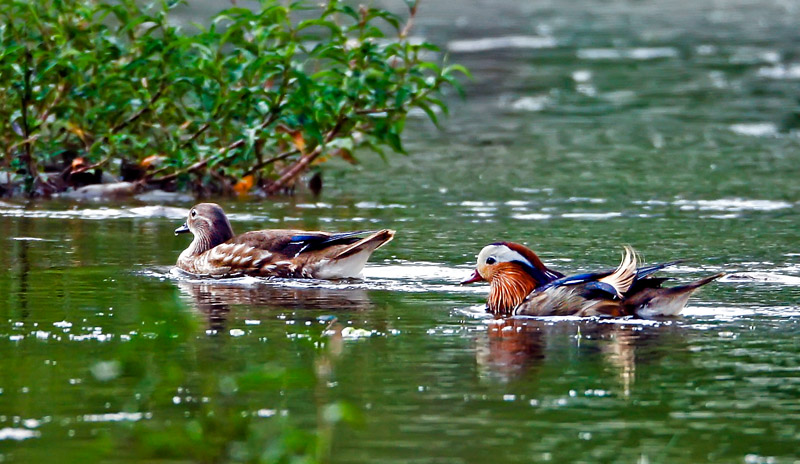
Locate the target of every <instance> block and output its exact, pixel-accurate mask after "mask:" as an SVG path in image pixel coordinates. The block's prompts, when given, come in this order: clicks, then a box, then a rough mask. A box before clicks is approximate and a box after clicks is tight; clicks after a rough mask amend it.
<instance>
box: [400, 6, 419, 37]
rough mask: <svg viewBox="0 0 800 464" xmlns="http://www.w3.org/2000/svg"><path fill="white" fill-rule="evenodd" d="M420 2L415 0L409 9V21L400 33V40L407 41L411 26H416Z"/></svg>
mask: <svg viewBox="0 0 800 464" xmlns="http://www.w3.org/2000/svg"><path fill="white" fill-rule="evenodd" d="M419 2H420V0H414V4H413V5H411V6H409V7H408V21H406V25H405V26H403V29H402V30H401V31H400V38H401V39H405V38H406V37H407V36H408V33H409V32H411V26H413V25H414V16H416V15H417V8H418V7H419Z"/></svg>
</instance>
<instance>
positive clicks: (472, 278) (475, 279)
mask: <svg viewBox="0 0 800 464" xmlns="http://www.w3.org/2000/svg"><path fill="white" fill-rule="evenodd" d="M483 280H484V279H483V277H481V275H480V274H479V273H478V270H477V269H475V270H474V271H472V275H471V276H469V279H466V280H462V281H461V285H467V284H474V283H475V282H482V281H483Z"/></svg>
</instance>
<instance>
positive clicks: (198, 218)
mask: <svg viewBox="0 0 800 464" xmlns="http://www.w3.org/2000/svg"><path fill="white" fill-rule="evenodd" d="M188 232H191V233H192V235H194V240H193V241H192V244H191V245H190V246H189V250H191V252H190V253H191V254H192V255H197V254H200V253H203V252H205V251H206V250H210V249H211V248H214V247H215V246H217V245H219V244H220V243H225V242H227V241H228V240H230V239H231V238H232V237H233V228H232V227H231V223H230V222H229V221H228V217H227V216H225V212H224V211H223V210H222V208H221V207H220V206H219V205H218V204H216V203H200V204H197V205H195V206H193V207H192V209H190V210H189V217H188V219H187V220H186V222H185V223H184V224H183V225H182V226H180V227H178V228H177V229H175V235H178V234H185V233H188Z"/></svg>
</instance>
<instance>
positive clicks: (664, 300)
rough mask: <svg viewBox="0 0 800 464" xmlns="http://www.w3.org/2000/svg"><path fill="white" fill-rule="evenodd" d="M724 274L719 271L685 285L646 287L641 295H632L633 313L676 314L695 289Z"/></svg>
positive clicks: (642, 314)
mask: <svg viewBox="0 0 800 464" xmlns="http://www.w3.org/2000/svg"><path fill="white" fill-rule="evenodd" d="M724 275H725V273H724V272H720V273H717V274H714V275H710V276H708V277H703V278H702V279H698V280H695V281H694V282H691V283H688V284H686V285H678V286H677V287H669V288H653V289H647V290H644V291H643V292H642V295H641V296H638V295H633V296H632V298H631V300H630V302H631V303H634V304H633V305H632V306H633V308H634V313H635V314H636V315H637V316H639V317H643V318H650V317H661V316H677V315H678V314H680V312H681V311H682V310H683V308H684V307H685V306H686V303H687V302H688V301H689V297H690V296H691V295H692V293H694V292H695V290H697V289H698V288H700V287H702V286H703V285H706V284H709V283H711V282H713V281H715V280H717V279H719V278H720V277H722V276H724Z"/></svg>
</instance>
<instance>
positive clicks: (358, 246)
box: [333, 229, 394, 259]
mask: <svg viewBox="0 0 800 464" xmlns="http://www.w3.org/2000/svg"><path fill="white" fill-rule="evenodd" d="M393 238H394V231H393V230H391V229H383V230H379V231H377V232H374V233H372V234H370V235H368V236H367V237H364V238H362V239H361V240H359V241H357V242H354V243H352V244H351V245H350V246H348V247H347V248H345V249H343V250H341V251H339V252H338V253H336V255H335V256H334V257H333V259H344V258H347V257H350V256H353V255H356V254H360V253H364V252H366V254H367V256H369V255H370V254H372V252H373V251H375V250H377V249H378V248H380V247H382V246H383V245H385V244H387V243H389V242H390V241H391V240H392V239H393Z"/></svg>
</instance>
